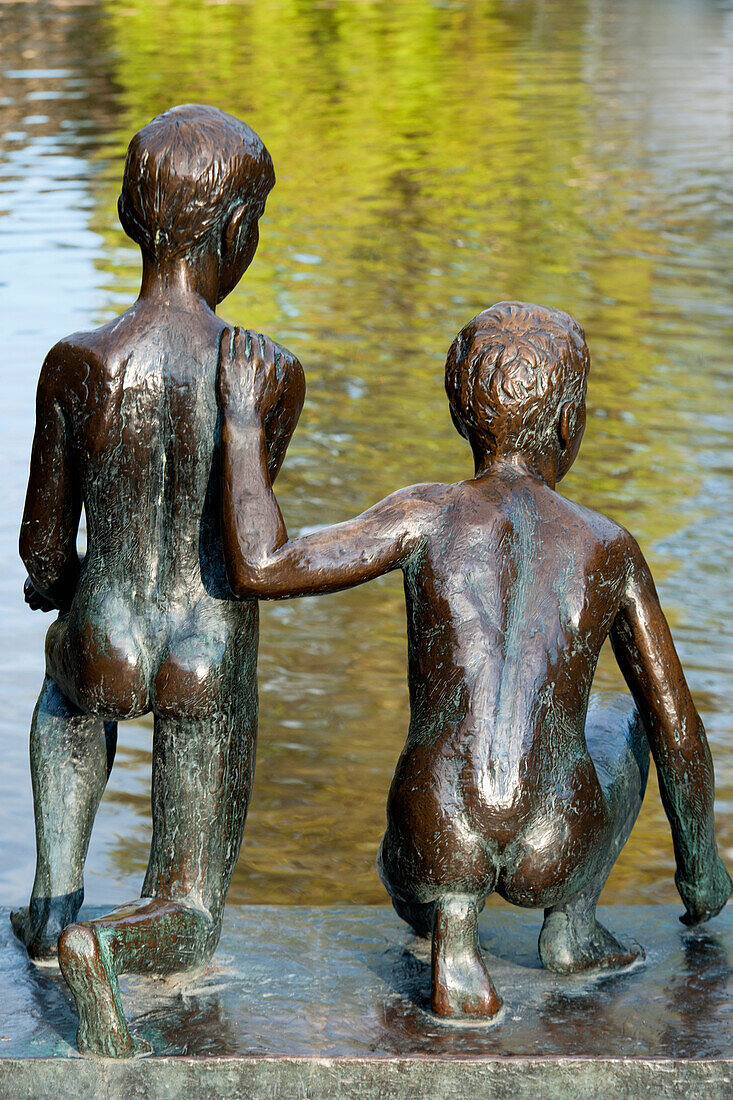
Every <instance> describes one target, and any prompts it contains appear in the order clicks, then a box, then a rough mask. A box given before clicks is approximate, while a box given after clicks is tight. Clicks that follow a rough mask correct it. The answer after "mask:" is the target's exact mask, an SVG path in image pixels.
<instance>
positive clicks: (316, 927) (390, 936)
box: [0, 906, 733, 1100]
mask: <svg viewBox="0 0 733 1100" xmlns="http://www.w3.org/2000/svg"><path fill="white" fill-rule="evenodd" d="M601 912H602V920H603V921H604V922H606V923H608V924H609V925H610V926H611V927H613V928H614V929H615V930H617V931H618V932H619V933H620V934H621V935H623V936H625V937H633V936H634V935H636V933H637V931H639V930H641V929H643V931H644V935H645V938H646V941H647V943H648V945H649V948H650V953H649V958H648V960H647V964H646V965H640V964H637V965H636V966H635V967H632V968H631V969H629V970H625V971H615V972H595V973H583V974H576V975H571V976H565V975H556V974H552V973H550V972H548V971H547V970H544V969H543V968H542V966H541V964H540V960H539V958H538V955H537V946H536V945H537V935H538V932H539V930H540V926H541V924H542V914H541V913H540V912H537V911H532V910H527V909H524V910H520V909H511V908H510V907H509V906H502V907H498V908H492V909H491V910H488V909H487V910H486V911H485V912H484V914H483V915H482V917H481V920H480V930H479V933H480V942H481V946H482V948H483V949H484V951H485V952H486V958H487V964H488V966H489V969H490V971H491V973H492V975H494V977H495V979H496V982H497V985H498V986H499V987H500V988H501V990H502V993H503V994H504V996H505V1008H504V1011H503V1013H502V1016H501V1021H500V1023H499V1024H498V1025H489V1026H485V1025H483V1024H479V1025H478V1026H473V1025H463V1026H455V1025H453V1024H451V1023H446V1022H444V1021H441V1020H440V1019H438V1018H437V1017H435V1016H434V1015H433V1014H432V1013H431V1012H430V949H429V946H428V945H427V944H426V943H425V941H424V940H421V939H418V938H416V937H414V936H413V935H412V934H411V933H410V930H409V929H408V927H407V926H406V925H405V924H403V923H402V922H400V921H399V920H398V919H397V918H396V916H395V914H394V913H393V912H392V911H391V910H390V909H388V908H387V907H386V906H339V907H334V908H323V909H319V908H306V907H300V906H297V907H288V908H287V909H285V908H284V907H265V906H256V907H250V906H244V907H241V906H228V907H227V909H226V913H225V917H224V925H223V930H222V937H221V943H220V946H219V949H218V950H217V952H216V955H215V957H214V959H213V960H212V962H211V963H210V964H209V965H208V966H207V967H205V968H204V969H203V970H202V971H201V972H200V973H199V974H195V975H189V976H178V977H175V976H173V977H170V978H167V979H164V980H161V981H156V982H149V981H147V980H145V979H141V978H137V977H135V976H131V977H125V978H122V979H121V981H120V986H121V995H122V1002H123V1005H124V1008H125V1012H126V1014H127V1015H128V1018H129V1019H130V1021H131V1027H132V1028H133V1030H134V1031H135V1032H136V1033H139V1034H140V1035H141V1036H142V1037H143V1038H145V1039H146V1040H147V1041H148V1042H149V1043H150V1045H151V1046H152V1047H153V1050H154V1054H155V1057H153V1058H143V1059H128V1060H122V1061H120V1060H117V1061H111V1060H106V1059H94V1060H91V1059H80V1058H79V1057H78V1056H77V1055H76V1051H75V1049H74V1036H75V1031H76V1014H75V1012H74V1006H73V1002H72V1000H71V997H70V995H69V992H68V990H67V988H66V986H65V984H64V982H63V980H62V979H61V976H60V975H59V974H58V972H57V971H55V970H54V969H50V968H43V969H41V968H36V967H34V966H32V965H30V964H29V962H28V959H27V956H25V955H24V952H23V951H22V950H21V948H20V945H19V944H18V943H17V942H14V941H13V939H12V937H11V936H10V935H9V929H8V928H7V924H5V926H4V927H5V929H6V930H5V931H0V1003H2V1005H3V1008H4V1012H5V1017H6V1019H5V1022H4V1023H3V1029H2V1033H1V1034H2V1039H3V1042H2V1044H0V1097H3V1098H4V1097H5V1096H8V1097H12V1098H13V1100H19V1098H20V1097H26V1096H37V1097H40V1098H43V1100H47V1097H49V1096H52V1095H54V1092H55V1090H56V1087H58V1086H59V1085H60V1086H61V1087H62V1088H63V1087H66V1088H68V1082H69V1080H70V1079H71V1078H72V1077H73V1081H74V1093H75V1096H78V1097H79V1100H86V1098H87V1097H89V1098H92V1097H93V1098H95V1100H96V1098H98V1097H107V1096H109V1097H110V1098H112V1097H128V1096H130V1097H132V1096H134V1097H141V1098H142V1097H147V1096H150V1097H156V1098H157V1097H161V1096H165V1097H171V1098H173V1097H186V1098H187V1100H191V1098H193V1097H196V1098H198V1097H200V1096H206V1097H219V1096H221V1097H227V1098H230V1097H233V1096H236V1097H239V1096H241V1097H248V1098H249V1100H252V1098H254V1097H257V1098H260V1097H262V1098H263V1100H271V1098H272V1097H274V1096H281V1097H291V1096H308V1097H313V1098H315V1097H333V1096H349V1097H350V1096H355V1097H359V1098H360V1100H361V1098H362V1097H364V1096H368V1097H372V1096H373V1097H375V1098H376V1097H382V1096H390V1097H396V1098H400V1100H402V1098H405V1097H415V1098H424V1097H431V1098H432V1097H440V1098H443V1097H455V1098H458V1097H462V1098H465V1097H468V1096H472V1095H476V1096H485V1095H490V1096H491V1097H494V1096H498V1097H507V1098H510V1100H514V1098H515V1097H518V1096H522V1097H525V1096H526V1097H528V1098H530V1100H535V1098H536V1097H538V1096H539V1097H542V1098H543V1100H544V1098H546V1097H548V1098H549V1097H558V1098H562V1100H567V1098H568V1097H571V1096H572V1097H575V1096H577V1097H583V1098H587V1097H588V1096H590V1095H593V1094H594V1093H596V1094H597V1095H598V1096H600V1097H603V1098H604V1100H606V1097H617V1096H624V1097H629V1098H630V1100H636V1098H637V1097H639V1096H650V1097H655V1098H656V1097H663V1096H678V1097H684V1098H685V1100H689V1098H691V1097H693V1096H694V1097H697V1096H699V1097H701V1098H702V1097H705V1098H708V1097H718V1096H721V1097H722V1096H729V1095H730V1089H731V1081H732V1079H733V1061H732V1060H731V1059H733V1033H732V1032H731V1028H730V1021H729V1016H730V984H731V964H732V963H733V911H731V910H730V908H729V909H728V910H726V911H725V912H724V913H722V914H721V915H720V917H719V919H718V920H716V921H715V922H714V924H710V925H708V926H706V927H704V928H696V929H687V928H684V927H683V926H682V925H680V924H678V923H677V921H676V920H675V911H674V909H673V908H672V907H669V906H639V907H634V908H620V907H614V908H612V909H605V910H603V909H602V910H601Z"/></svg>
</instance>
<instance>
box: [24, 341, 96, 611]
mask: <svg viewBox="0 0 733 1100" xmlns="http://www.w3.org/2000/svg"><path fill="white" fill-rule="evenodd" d="M62 355H63V352H62V351H60V350H59V349H58V348H54V349H53V350H52V351H51V352H49V354H48V356H47V357H46V361H45V363H44V364H43V368H42V370H41V377H40V379H39V382H38V393H37V397H36V430H35V435H34V438H33V449H32V451H31V469H30V476H29V479H28V490H27V493H26V498H25V510H24V512H23V522H22V524H21V528H20V556H21V558H22V559H23V563H24V565H25V567H26V569H27V570H28V576H29V579H30V582H31V584H32V586H33V589H34V590H35V593H36V595H37V596H40V597H42V599H41V600H38V599H37V598H35V597H34V595H33V594H32V593H30V592H29V591H28V590H27V589H26V600H27V602H28V603H29V604H30V606H31V607H34V608H35V607H41V608H43V610H50V609H51V608H52V607H55V608H58V609H59V610H61V611H67V610H68V609H69V607H70V606H71V601H72V599H73V596H74V592H75V590H76V584H77V581H78V579H79V556H78V554H77V551H76V535H77V531H78V528H79V517H80V516H81V489H80V486H79V483H78V479H77V478H76V477H75V476H74V471H73V468H72V462H71V455H70V453H69V445H68V440H67V427H66V422H65V419H64V415H63V412H62V410H61V407H60V405H59V402H58V397H57V392H56V390H57V386H56V382H57V378H58V374H59V367H60V366H61V357H62ZM26 583H27V582H26Z"/></svg>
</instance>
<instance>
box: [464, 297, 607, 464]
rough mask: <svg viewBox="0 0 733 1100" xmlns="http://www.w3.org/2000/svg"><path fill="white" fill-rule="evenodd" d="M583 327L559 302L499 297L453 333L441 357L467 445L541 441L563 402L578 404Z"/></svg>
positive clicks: (584, 362) (482, 448) (493, 448)
mask: <svg viewBox="0 0 733 1100" xmlns="http://www.w3.org/2000/svg"><path fill="white" fill-rule="evenodd" d="M589 369H590V356H589V354H588V347H587V345H586V342H585V334H584V332H583V329H582V328H581V327H580V325H579V324H578V322H577V321H575V320H573V318H572V317H571V316H570V314H569V313H565V312H563V310H561V309H551V308H549V307H547V306H535V305H530V304H529V303H527V302H498V303H497V304H496V305H494V306H491V307H490V308H489V309H485V310H484V311H483V312H482V313H479V314H478V315H477V316H476V317H474V318H473V319H472V320H471V321H469V322H468V324H467V325H465V326H464V328H462V329H461V331H460V332H459V333H458V335H457V336H456V338H455V340H454V341H453V343H452V344H451V346H450V350H449V351H448V358H447V360H446V364H445V388H446V392H447V394H448V401H449V402H450V407H451V413H452V415H453V422H454V423H455V425H456V427H457V429H458V431H459V432H460V433H461V435H462V436H464V437H465V438H466V439H467V440H468V441H469V443H470V444H471V446H472V448H473V449H474V451H477V450H478V451H479V452H482V453H496V452H499V451H501V450H503V449H504V448H511V449H514V450H525V449H532V450H536V449H537V447H538V446H539V447H545V446H546V445H547V444H548V442H549V441H550V439H551V435H552V433H553V432H554V431H555V429H556V425H557V414H558V412H559V410H560V408H561V407H562V406H563V405H564V404H565V403H566V402H569V401H570V402H574V403H575V404H582V402H583V401H584V400H585V392H586V386H587V379H588V371H589Z"/></svg>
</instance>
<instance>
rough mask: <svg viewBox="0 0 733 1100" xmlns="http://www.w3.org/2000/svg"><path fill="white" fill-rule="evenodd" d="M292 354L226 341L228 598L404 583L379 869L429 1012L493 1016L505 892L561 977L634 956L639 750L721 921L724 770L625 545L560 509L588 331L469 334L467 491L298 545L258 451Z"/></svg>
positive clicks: (401, 500)
mask: <svg viewBox="0 0 733 1100" xmlns="http://www.w3.org/2000/svg"><path fill="white" fill-rule="evenodd" d="M282 355H283V353H282V351H281V350H280V349H278V348H277V347H276V346H275V345H273V344H272V342H271V341H269V340H268V339H267V338H266V337H263V336H259V335H258V334H256V333H253V332H245V331H242V330H237V331H233V332H229V333H227V332H224V333H223V334H222V357H221V370H220V386H219V388H220V398H221V403H222V410H223V426H222V463H223V471H222V484H223V490H224V493H223V501H222V529H223V537H224V547H225V554H226V563H227V572H228V576H229V581H230V584H231V587H232V589H233V591H234V592H236V593H237V594H238V595H239V596H241V597H242V598H244V599H251V598H252V597H253V596H258V597H260V598H270V599H272V598H284V597H288V596H302V595H308V594H312V593H317V592H333V591H337V590H338V589H342V588H346V587H349V586H352V585H356V584H361V583H363V582H364V581H368V580H371V579H373V578H375V577H378V576H380V575H381V574H383V573H386V572H388V571H390V570H393V569H401V570H402V572H403V574H404V585H405V598H406V603H407V631H408V669H409V687H410V701H411V712H412V714H411V724H410V729H409V732H408V736H407V742H406V745H405V748H404V750H403V752H402V756H401V757H400V760H399V763H398V765H397V770H396V773H395V776H394V780H393V782H392V787H391V790H390V794H389V800H388V806H387V831H386V833H385V836H384V839H383V841H382V846H381V850H380V855H379V869H380V874H381V876H382V879H383V881H384V884H385V886H386V887H387V889H388V891H389V893H390V895H391V897H392V901H393V904H394V907H395V909H396V910H397V912H398V913H399V914H400V915H401V916H402V917H404V918H405V919H406V920H407V921H408V922H409V923H410V924H411V925H412V927H413V929H414V930H415V931H416V932H418V933H419V934H422V935H427V934H428V933H429V932H431V931H432V959H431V968H432V992H431V1005H432V1009H433V1011H434V1012H435V1013H437V1014H438V1015H440V1016H446V1017H454V1018H462V1017H469V1018H470V1017H484V1018H490V1017H493V1016H495V1015H496V1014H497V1013H498V1012H499V1010H500V1008H501V1005H502V1001H501V998H500V996H499V995H498V993H497V991H496V989H495V987H494V984H493V982H492V979H491V977H490V975H489V973H488V971H487V969H486V966H485V963H484V960H483V957H482V953H481V951H480V948H479V945H478V915H479V913H480V911H481V908H482V906H483V904H484V901H485V899H486V897H487V896H488V895H489V894H491V893H493V892H496V893H498V894H500V895H501V896H502V897H503V898H505V899H506V900H507V901H510V902H512V903H514V904H516V905H520V906H527V907H535V908H542V909H544V914H545V915H544V924H543V927H542V931H541V934H540V938H539V952H540V957H541V959H542V962H543V963H544V965H545V967H546V968H548V969H549V970H552V971H555V972H558V973H563V974H571V973H576V972H579V971H584V970H591V969H602V970H618V969H621V968H624V967H627V966H629V965H630V964H632V963H634V961H635V960H637V959H639V957H640V956H643V951H642V949H641V948H640V947H638V946H636V945H626V944H624V943H622V942H621V941H619V940H618V939H617V938H616V937H615V936H614V935H613V934H612V933H611V932H610V931H608V930H607V929H606V928H604V927H603V925H602V924H601V923H600V922H599V921H598V920H597V919H596V915H595V910H596V904H597V902H598V898H599V896H600V893H601V890H602V888H603V885H604V883H605V881H606V879H607V877H608V875H609V873H610V871H611V868H612V867H613V864H614V862H615V861H616V858H617V856H618V854H619V852H620V850H621V848H622V847H623V845H624V844H625V842H626V840H627V838H628V836H629V833H630V832H631V829H632V827H633V824H634V821H635V820H636V817H637V814H638V812H639V808H640V806H641V802H642V799H643V796H644V792H645V787H646V781H647V775H648V770H649V752H650V749H651V752H652V754H653V756H654V760H655V763H656V767H657V773H658V776H659V785H660V792H661V796H662V801H663V804H664V808H665V810H666V813H667V816H668V819H669V823H670V828H671V831H672V838H673V842H674V847H675V855H676V861H677V872H676V879H675V881H676V884H677V888H678V890H679V893H680V895H681V897H682V900H683V903H684V905H685V913H684V915H683V916H682V918H681V919H682V921H683V922H684V923H686V924H689V925H696V924H698V923H700V922H703V921H706V920H708V919H709V918H711V917H713V916H714V915H715V914H716V913H718V912H719V911H720V909H721V908H722V907H723V906H724V905H725V903H726V901H727V899H728V897H729V896H730V893H731V880H730V877H729V875H728V873H727V871H726V869H725V867H724V866H723V863H722V862H721V860H720V858H719V856H718V852H717V846H716V841H715V833H714V819H713V768H712V761H711V757H710V752H709V749H708V744H707V739H706V736H705V731H704V728H703V725H702V722H701V720H700V717H699V715H698V713H697V711H696V709H695V706H694V703H693V701H692V698H691V696H690V692H689V689H688V687H687V684H686V682H685V678H684V674H683V671H682V668H681V666H680V662H679V659H678V657H677V654H676V651H675V648H674V644H673V641H672V637H671V634H670V631H669V627H668V625H667V622H666V620H665V618H664V615H663V613H662V610H661V608H660V605H659V600H658V598H657V593H656V590H655V587H654V582H653V580H652V577H651V574H650V571H649V568H648V566H647V564H646V562H645V560H644V558H643V556H642V553H641V551H640V549H639V547H638V545H637V543H636V542H635V540H634V539H633V537H632V536H631V535H630V534H629V532H628V531H626V530H625V529H623V528H622V527H620V526H619V525H618V524H616V523H614V522H613V521H612V520H610V519H607V518H606V517H605V516H603V515H601V514H599V513H597V512H593V511H590V510H589V509H587V508H583V507H580V506H578V505H576V504H573V503H571V502H570V501H568V500H566V499H565V498H564V497H562V496H560V495H559V494H558V493H557V492H556V488H555V486H556V483H557V482H559V481H560V480H561V479H562V477H563V476H564V475H565V474H566V473H567V471H568V470H569V469H570V467H571V466H572V464H573V462H574V460H575V458H576V456H577V454H578V451H579V448H580V443H581V439H582V437H583V432H584V429H585V420H586V418H585V394H586V385H587V375H588V369H589V354H588V348H587V346H586V343H585V336H584V333H583V330H582V329H581V327H580V326H579V325H578V324H577V322H575V321H574V320H573V319H572V318H571V317H570V316H569V315H568V314H566V313H563V312H562V311H560V310H556V309H548V308H543V307H541V306H535V305H528V304H526V303H522V302H503V303H499V304H498V305H495V306H492V307H491V308H490V309H487V310H485V311H484V312H482V313H480V314H479V315H478V316H477V317H475V318H474V319H473V320H472V321H470V322H469V323H468V324H467V325H466V326H465V327H464V328H463V329H462V331H461V332H460V333H459V334H458V336H457V337H456V339H455V341H454V342H453V344H452V345H451V348H450V350H449V353H448V358H447V362H446V390H447V394H448V399H449V403H450V411H451V415H452V418H453V422H454V424H455V426H456V428H457V430H458V431H459V433H460V434H461V435H462V436H464V437H465V438H466V439H467V440H468V442H469V443H470V446H471V449H472V452H473V457H474V462H475V476H474V478H472V479H471V480H468V481H464V482H461V483H459V484H455V485H444V484H425V485H417V486H412V487H411V488H407V489H402V490H400V491H398V492H396V493H394V494H393V495H392V496H390V497H387V498H386V499H385V500H383V501H381V502H380V503H379V504H376V505H374V507H372V508H370V509H369V510H368V511H366V512H364V513H363V514H362V515H361V516H358V517H357V518H356V519H353V520H350V521H348V522H346V523H342V524H339V525H337V526H335V527H331V528H326V529H323V530H320V531H317V532H315V533H313V534H309V535H307V536H305V537H302V538H299V539H295V540H292V541H288V536H287V531H286V529H285V525H284V523H283V519H282V516H281V514H280V510H279V508H278V505H277V502H276V500H275V497H274V494H273V492H272V488H271V482H270V479H269V477H268V470H267V448H266V434H265V430H264V426H265V424H266V423H267V418H268V417H269V416H271V415H272V409H273V407H274V403H275V401H276V400H277V395H278V392H279V390H278V379H279V377H280V374H281V371H282V367H281V361H282ZM608 637H610V640H611V644H612V646H613V650H614V653H615V656H616V659H617V661H618V664H619V666H620V668H621V671H622V673H623V675H624V677H625V679H626V682H627V684H628V686H629V689H630V692H631V698H617V699H614V700H611V701H610V702H606V703H605V704H603V705H602V704H600V703H598V702H597V701H593V700H591V698H590V692H591V685H592V682H593V674H594V671H595V667H596V662H597V660H598V656H599V653H600V650H601V646H602V645H603V643H604V641H605V640H606V638H608ZM589 704H590V705H589Z"/></svg>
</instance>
